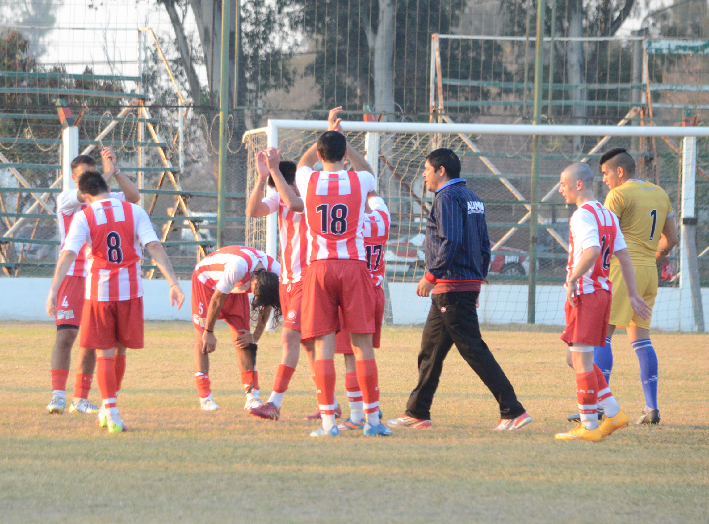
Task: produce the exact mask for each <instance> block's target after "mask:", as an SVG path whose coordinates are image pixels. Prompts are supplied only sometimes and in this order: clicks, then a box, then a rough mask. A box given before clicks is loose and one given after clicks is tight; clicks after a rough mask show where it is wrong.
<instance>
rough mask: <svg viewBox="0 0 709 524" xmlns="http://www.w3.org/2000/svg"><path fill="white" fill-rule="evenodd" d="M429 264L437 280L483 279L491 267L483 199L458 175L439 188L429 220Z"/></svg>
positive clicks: (427, 230)
mask: <svg viewBox="0 0 709 524" xmlns="http://www.w3.org/2000/svg"><path fill="white" fill-rule="evenodd" d="M425 247H426V268H427V269H428V272H429V273H431V274H432V275H433V277H434V278H436V279H437V280H441V279H442V280H483V279H484V278H485V277H486V276H487V270H488V268H489V267H490V238H489V237H488V236H487V223H486V222H485V206H484V205H483V203H482V200H480V199H479V198H478V196H477V195H476V194H475V193H473V192H472V191H471V190H470V189H468V187H467V186H466V185H465V180H463V179H462V178H456V179H453V180H451V181H450V182H449V184H448V185H446V186H445V187H443V188H441V189H439V190H438V191H437V192H436V196H435V197H434V199H433V206H432V207H431V213H430V215H429V217H428V221H427V223H426V243H425Z"/></svg>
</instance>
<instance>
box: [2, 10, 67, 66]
mask: <svg viewBox="0 0 709 524" xmlns="http://www.w3.org/2000/svg"><path fill="white" fill-rule="evenodd" d="M58 7H59V3H58V2H55V1H54V0H25V1H23V2H18V1H17V0H0V18H2V19H3V20H12V23H13V24H14V25H18V26H34V27H36V28H37V29H33V30H32V32H31V33H30V34H29V36H28V37H26V39H27V43H28V51H29V52H30V53H31V54H32V55H33V56H41V55H43V54H44V52H45V51H46V50H47V48H46V45H45V43H44V38H45V36H46V34H47V33H48V32H49V31H51V29H49V28H51V27H52V26H53V25H54V23H55V22H56V12H57V8H58ZM43 28H47V29H43Z"/></svg>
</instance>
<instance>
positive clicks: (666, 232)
mask: <svg viewBox="0 0 709 524" xmlns="http://www.w3.org/2000/svg"><path fill="white" fill-rule="evenodd" d="M676 245H677V224H676V223H675V217H667V218H666V219H665V225H664V226H662V235H661V236H660V242H659V243H658V244H657V253H655V261H656V262H658V263H659V262H660V261H662V259H663V258H665V257H666V256H667V255H669V254H670V251H672V248H673V247H675V246H676Z"/></svg>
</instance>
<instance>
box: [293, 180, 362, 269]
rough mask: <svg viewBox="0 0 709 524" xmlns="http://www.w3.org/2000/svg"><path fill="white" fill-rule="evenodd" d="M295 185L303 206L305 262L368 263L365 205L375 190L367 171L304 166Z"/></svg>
mask: <svg viewBox="0 0 709 524" xmlns="http://www.w3.org/2000/svg"><path fill="white" fill-rule="evenodd" d="M295 183H296V186H297V187H298V191H299V192H300V195H301V198H302V199H303V201H304V203H305V216H306V219H307V221H308V260H309V261H310V262H314V261H316V260H329V259H340V260H347V259H349V260H362V261H365V262H366V260H367V255H366V251H365V248H364V236H363V229H364V227H363V226H364V214H365V213H364V204H365V202H366V200H367V194H368V193H369V192H370V191H374V190H375V181H374V175H372V174H371V173H368V172H367V171H338V172H332V173H331V172H328V171H313V170H312V169H311V168H309V167H307V166H303V167H301V168H300V169H298V171H297V172H296V174H295Z"/></svg>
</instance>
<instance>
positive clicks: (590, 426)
mask: <svg viewBox="0 0 709 524" xmlns="http://www.w3.org/2000/svg"><path fill="white" fill-rule="evenodd" d="M579 415H580V416H581V423H582V424H583V425H584V427H585V428H586V429H587V430H589V431H593V430H594V429H596V428H597V427H598V413H597V412H594V413H581V412H580V410H579Z"/></svg>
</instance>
